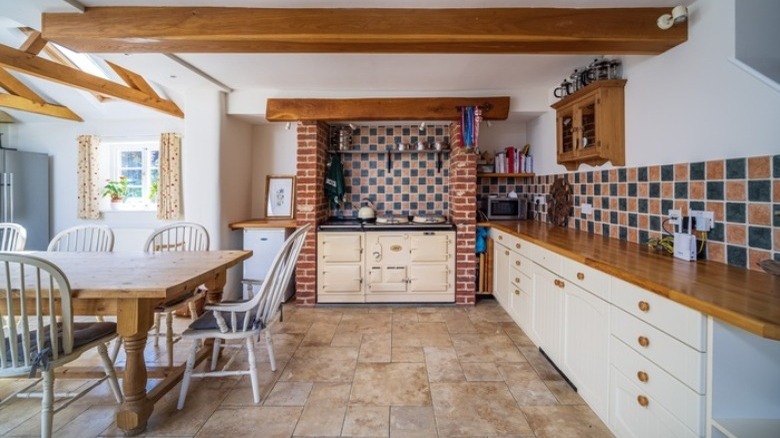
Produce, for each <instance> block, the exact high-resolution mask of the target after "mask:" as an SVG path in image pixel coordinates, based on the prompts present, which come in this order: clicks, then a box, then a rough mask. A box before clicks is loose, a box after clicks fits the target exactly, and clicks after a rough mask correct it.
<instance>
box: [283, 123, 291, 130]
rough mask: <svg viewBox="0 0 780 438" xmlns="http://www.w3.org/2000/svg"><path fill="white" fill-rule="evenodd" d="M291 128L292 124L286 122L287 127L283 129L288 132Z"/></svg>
mask: <svg viewBox="0 0 780 438" xmlns="http://www.w3.org/2000/svg"><path fill="white" fill-rule="evenodd" d="M291 127H292V122H287V125H285V127H284V128H285V129H287V130H288V131H289V130H290V128H291Z"/></svg>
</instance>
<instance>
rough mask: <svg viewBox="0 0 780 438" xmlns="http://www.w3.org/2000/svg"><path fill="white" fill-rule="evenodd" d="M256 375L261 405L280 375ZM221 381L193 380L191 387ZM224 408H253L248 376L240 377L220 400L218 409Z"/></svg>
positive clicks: (250, 384) (261, 372) (264, 372)
mask: <svg viewBox="0 0 780 438" xmlns="http://www.w3.org/2000/svg"><path fill="white" fill-rule="evenodd" d="M258 375H259V377H260V382H259V386H260V403H262V402H263V401H264V400H265V399H266V397H268V394H269V393H270V392H271V390H272V389H273V386H274V383H276V381H277V380H278V379H279V377H280V376H281V374H280V372H279V371H276V372H275V373H274V372H272V371H271V370H270V369H260V372H259V373H258ZM221 379H222V378H220V377H215V378H211V379H193V383H192V384H191V385H195V384H197V383H196V382H197V381H200V382H210V381H214V382H216V381H218V380H221ZM190 387H192V386H190ZM187 400H189V396H187ZM188 403H189V401H188ZM226 406H255V399H254V395H253V394H252V381H251V379H250V377H249V376H243V377H241V379H239V380H238V381H237V382H236V383H235V384H234V385H233V387H232V388H231V389H230V392H228V395H227V397H225V399H224V400H222V403H221V405H220V407H226Z"/></svg>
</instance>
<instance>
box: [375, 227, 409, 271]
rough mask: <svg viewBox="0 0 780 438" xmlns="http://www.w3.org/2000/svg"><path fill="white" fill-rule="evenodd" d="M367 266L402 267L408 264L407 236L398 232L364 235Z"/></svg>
mask: <svg viewBox="0 0 780 438" xmlns="http://www.w3.org/2000/svg"><path fill="white" fill-rule="evenodd" d="M366 248H367V249H368V254H367V256H366V258H367V260H368V263H369V264H381V265H392V266H402V265H406V264H407V263H409V234H407V233H399V232H389V233H385V232H376V233H373V232H372V233H366Z"/></svg>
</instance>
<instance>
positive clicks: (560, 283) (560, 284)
mask: <svg viewBox="0 0 780 438" xmlns="http://www.w3.org/2000/svg"><path fill="white" fill-rule="evenodd" d="M553 283H554V284H555V285H556V286H558V287H560V288H562V287H564V286H566V283H564V282H563V281H561V280H558V279H556V280H555V281H553Z"/></svg>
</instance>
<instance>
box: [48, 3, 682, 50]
mask: <svg viewBox="0 0 780 438" xmlns="http://www.w3.org/2000/svg"><path fill="white" fill-rule="evenodd" d="M666 13H669V8H668V7H666V8H600V9H576V8H479V9H371V8H354V9H330V8H329V9H322V8H302V9H295V8H279V9H270V8H222V7H214V8H203V7H200V8H199V7H96V8H87V9H86V11H85V12H84V13H83V14H67V13H45V14H43V34H44V36H45V37H46V39H48V40H49V41H56V42H57V43H59V44H62V45H65V46H67V47H70V48H71V49H74V50H78V51H81V52H100V53H142V52H146V53H150V52H163V53H186V52H190V53H191V52H201V53H223V52H224V53H227V52H233V53H263V52H267V53H282V52H289V53H327V52H333V53H338V52H348V53H550V54H604V53H609V54H658V53H662V52H664V51H666V50H668V49H670V48H672V47H674V46H676V45H678V44H680V43H682V42H684V41H686V39H687V38H688V26H687V23H685V24H681V25H677V26H674V27H672V28H671V29H669V30H661V29H659V28H658V26H657V25H656V20H657V19H658V17H659V16H660V15H662V14H666Z"/></svg>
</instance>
